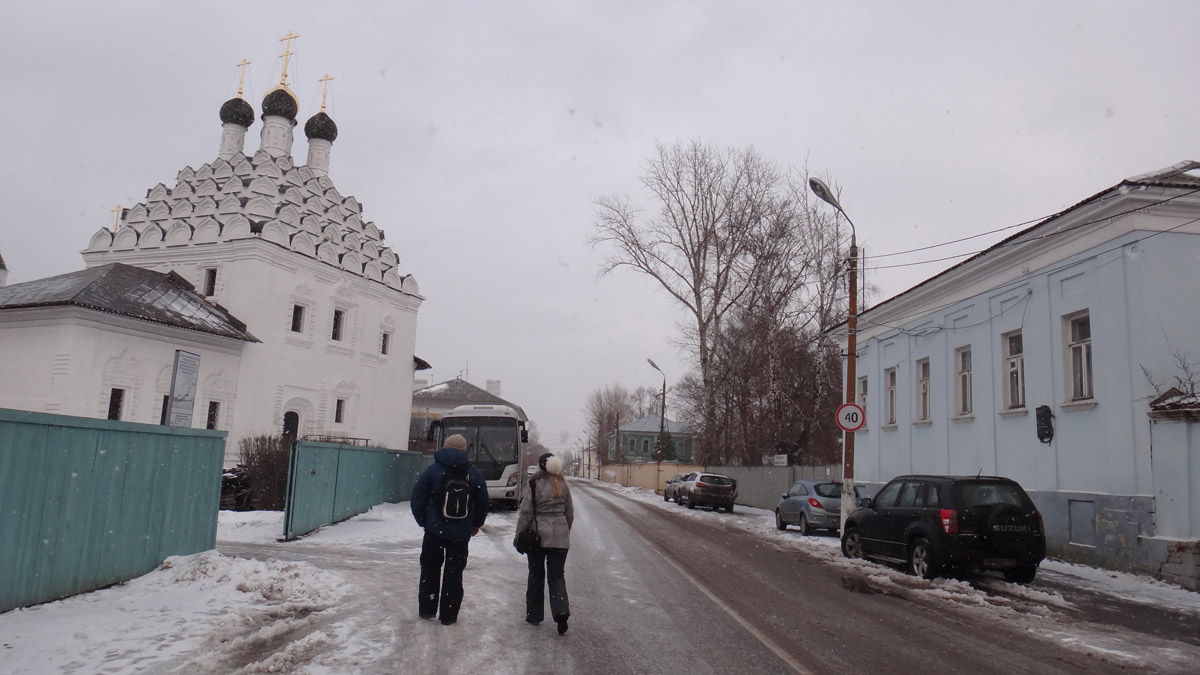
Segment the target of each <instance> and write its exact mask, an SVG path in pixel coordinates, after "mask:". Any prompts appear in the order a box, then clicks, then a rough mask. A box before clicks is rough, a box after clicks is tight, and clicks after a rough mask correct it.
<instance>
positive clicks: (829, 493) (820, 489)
mask: <svg viewBox="0 0 1200 675" xmlns="http://www.w3.org/2000/svg"><path fill="white" fill-rule="evenodd" d="M813 491H814V492H816V493H817V494H818V495H819V496H821V497H830V498H833V499H837V498H840V497H841V496H842V484H841V483H817V484H816V485H814V486H813Z"/></svg>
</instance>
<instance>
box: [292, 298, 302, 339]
mask: <svg viewBox="0 0 1200 675" xmlns="http://www.w3.org/2000/svg"><path fill="white" fill-rule="evenodd" d="M292 332H293V333H303V332H304V305H292Z"/></svg>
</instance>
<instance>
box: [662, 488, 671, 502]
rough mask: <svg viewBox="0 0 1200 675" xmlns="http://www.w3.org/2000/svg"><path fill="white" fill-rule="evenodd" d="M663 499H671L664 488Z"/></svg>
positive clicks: (667, 500) (666, 500) (665, 500)
mask: <svg viewBox="0 0 1200 675" xmlns="http://www.w3.org/2000/svg"><path fill="white" fill-rule="evenodd" d="M663 501H664V502H669V501H671V497H670V495H668V494H667V491H666V490H663Z"/></svg>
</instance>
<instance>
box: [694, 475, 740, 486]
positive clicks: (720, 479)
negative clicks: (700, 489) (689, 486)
mask: <svg viewBox="0 0 1200 675" xmlns="http://www.w3.org/2000/svg"><path fill="white" fill-rule="evenodd" d="M696 480H698V481H700V482H702V483H708V484H709V485H733V481H732V480H730V479H729V478H727V477H725V476H714V475H712V474H704V475H702V476H700V477H698V478H697V479H696Z"/></svg>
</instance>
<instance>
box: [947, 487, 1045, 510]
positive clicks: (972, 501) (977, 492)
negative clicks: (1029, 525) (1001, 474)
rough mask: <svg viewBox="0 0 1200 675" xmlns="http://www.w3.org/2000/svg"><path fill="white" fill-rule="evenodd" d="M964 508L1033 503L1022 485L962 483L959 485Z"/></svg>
mask: <svg viewBox="0 0 1200 675" xmlns="http://www.w3.org/2000/svg"><path fill="white" fill-rule="evenodd" d="M958 494H959V497H960V499H959V502H960V503H961V504H962V508H967V509H969V508H973V507H976V506H993V505H996V504H1012V505H1014V506H1020V507H1022V508H1029V507H1030V506H1032V504H1031V503H1030V501H1029V497H1028V496H1027V495H1026V494H1025V491H1024V490H1022V489H1021V486H1019V485H1016V484H1014V483H961V484H960V485H959V486H958Z"/></svg>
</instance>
